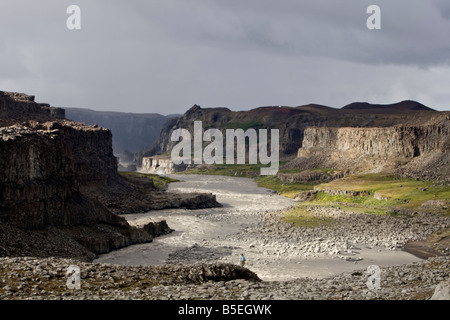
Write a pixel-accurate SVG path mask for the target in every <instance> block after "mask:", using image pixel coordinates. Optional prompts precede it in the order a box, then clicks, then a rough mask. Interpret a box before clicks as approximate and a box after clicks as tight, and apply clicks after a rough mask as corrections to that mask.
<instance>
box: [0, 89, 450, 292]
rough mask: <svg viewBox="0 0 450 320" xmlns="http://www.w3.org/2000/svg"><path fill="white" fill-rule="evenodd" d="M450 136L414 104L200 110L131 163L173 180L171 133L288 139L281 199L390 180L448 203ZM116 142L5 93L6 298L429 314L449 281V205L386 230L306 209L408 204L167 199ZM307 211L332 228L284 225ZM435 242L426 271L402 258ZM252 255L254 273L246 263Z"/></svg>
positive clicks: (219, 183) (396, 220) (0, 223)
mask: <svg viewBox="0 0 450 320" xmlns="http://www.w3.org/2000/svg"><path fill="white" fill-rule="evenodd" d="M449 120H450V112H437V111H434V110H432V109H430V108H428V107H426V106H424V105H422V104H420V103H417V102H414V101H403V102H400V103H396V104H392V105H374V104H368V103H352V104H350V105H347V106H345V107H342V108H340V109H336V108H331V107H326V106H320V105H313V104H310V105H305V106H299V107H283V106H279V107H261V108H257V109H253V110H249V111H242V112H233V111H231V110H229V109H227V108H206V109H204V108H201V107H200V106H198V105H195V106H193V107H192V108H191V109H189V110H188V111H187V112H186V113H185V114H184V115H183V116H181V117H174V118H170V119H168V120H167V122H166V123H165V125H164V126H163V127H162V129H161V132H160V135H159V137H158V138H156V141H155V143H154V144H152V145H151V146H150V147H149V148H146V149H145V150H143V151H142V152H138V153H135V154H134V156H133V157H132V156H130V154H129V153H126V152H124V154H126V158H128V160H130V161H131V158H135V159H137V162H136V164H137V165H138V166H142V167H141V169H143V170H142V171H147V172H150V173H153V174H163V175H166V174H168V173H172V172H173V171H177V170H184V169H185V168H175V167H174V166H173V163H172V161H171V160H170V158H169V157H168V153H169V152H170V151H171V150H172V148H173V147H174V146H175V144H176V142H173V141H170V137H171V134H172V132H174V131H175V130H176V129H178V128H185V129H187V130H192V129H194V122H195V121H202V124H203V126H204V128H205V130H207V129H210V128H217V129H220V130H227V129H243V130H244V131H245V130H247V129H250V128H253V129H279V132H280V136H279V137H280V160H282V161H283V163H284V165H283V166H282V167H281V168H280V170H281V172H280V173H278V174H277V175H276V176H275V177H274V179H279V180H280V181H281V183H282V184H283V185H289V184H291V183H297V182H300V183H304V182H308V183H310V182H311V183H315V184H317V183H319V182H322V181H323V180H326V181H330V180H334V181H333V182H335V181H340V180H341V179H345V178H346V177H347V176H352V175H353V174H365V173H377V172H378V173H381V172H382V173H394V174H396V175H399V176H403V177H406V178H415V179H417V180H414V179H410V180H411V181H418V182H417V183H418V185H419V183H422V182H421V181H419V180H431V181H433V183H434V184H433V185H431V184H429V189H432V190H433V192H436V194H435V196H436V197H437V196H438V195H439V197H442V195H445V194H446V193H445V192H447V191H446V190H444V189H445V186H448V182H449V181H448V178H449V172H448V167H449V165H448V164H449V151H450V150H449V149H450V143H449ZM138 122H139V121H138ZM144 122H145V121H144ZM191 132H192V131H191ZM116 138H117V136H116ZM114 139H115V136H114V134H112V132H111V130H109V129H107V128H103V127H101V126H99V125H96V124H89V125H87V124H84V123H80V122H75V121H72V120H68V119H66V114H65V111H64V109H61V108H55V107H52V106H50V105H49V104H46V103H37V102H35V97H34V96H30V95H26V94H22V93H14V92H3V91H0V148H1V150H2V157H1V158H0V169H1V170H0V203H1V205H0V257H1V258H0V260H1V264H0V275H2V276H1V277H0V282H1V284H2V285H1V286H0V298H2V299H3V298H6V299H16V298H18V299H23V298H32V299H33V298H36V299H39V298H43V297H44V298H50V299H60V298H61V297H63V296H64V297H69V298H74V299H85V298H93V299H100V298H102V299H103V298H106V299H115V298H116V299H128V298H138V299H197V298H198V299H210V298H216V299H217V298H223V299H292V298H294V299H421V298H427V299H428V298H430V297H431V296H432V294H433V290H434V288H436V287H439V286H438V285H439V284H440V286H441V287H443V286H444V287H445V285H442V283H444V284H445V281H447V282H448V280H449V274H448V264H449V259H448V257H449V253H450V252H449V249H448V245H447V243H448V228H449V225H450V224H449V219H448V216H447V215H445V214H441V213H440V212H437V211H445V210H448V201H447V202H446V201H443V200H442V199H441V198H433V199H435V200H431V201H427V202H424V203H423V205H422V206H421V207H420V210H410V209H406V208H405V207H401V208H400V209H401V210H400V211H395V212H389V210H390V208H389V207H386V208H384V209H383V210H384V212H383V214H381V215H379V216H378V215H376V214H367V213H365V212H358V211H357V210H355V209H360V207H358V208H357V207H356V206H354V207H351V208H350V209H351V210H350V211H349V210H348V209H349V207H348V206H347V207H345V206H341V205H340V204H339V205H338V206H334V205H323V203H322V205H317V203H315V204H316V205H310V206H308V205H307V204H306V205H305V204H304V203H305V202H306V203H307V202H308V201H310V200H311V199H312V198H313V197H314V196H315V195H317V194H318V193H321V194H322V196H326V195H327V194H328V195H329V196H336V197H338V196H348V197H359V196H361V197H372V196H373V198H374V199H376V200H377V201H391V202H392V203H393V204H394V205H399V206H401V205H403V204H404V203H403V202H401V203H400V202H399V199H387V198H386V199H387V200H385V196H384V194H382V193H380V192H378V193H377V194H373V195H372V194H370V193H369V192H365V191H352V190H346V189H342V190H334V189H330V190H328V189H326V186H324V187H323V189H320V188H319V189H320V190H319V189H316V188H314V189H313V188H312V186H311V188H310V190H307V191H305V192H304V193H300V194H298V195H297V196H296V197H295V198H294V197H292V198H287V197H283V196H281V195H279V194H276V192H275V191H272V190H269V189H265V188H260V187H257V185H256V183H255V181H253V180H250V179H244V178H240V177H222V176H195V175H182V174H177V175H173V176H171V177H174V178H176V179H178V180H179V181H178V182H173V183H171V184H170V185H169V186H167V185H165V184H164V183H162V185H161V180H158V179H157V177H156V175H155V176H153V175H151V174H147V175H142V174H140V173H136V172H126V173H124V172H119V168H120V167H119V163H118V159H117V158H116V156H115V155H114V152H113V145H114V141H113V140H114ZM269 143H270V141H269ZM318 168H321V169H320V170H318ZM258 170H259V168H258ZM236 174H237V171H236V172H235V173H234V175H235V176H236ZM167 178H169V177H167ZM406 178H405V179H406ZM410 180H402V181H406V182H407V183H411V182H410ZM354 181H355V180H353V182H354ZM402 183H403V182H402ZM421 186H422V185H421ZM427 186H428V185H427ZM401 187H402V186H398V188H401ZM409 188H414V187H409ZM403 189H406V188H403ZM416 189H418V187H416ZM425 189H426V188H422V190H423V191H425ZM415 192H421V191H420V190H418V191H415ZM424 194H426V193H425V192H424ZM426 195H427V196H433V194H431V195H428V194H426ZM302 196H303V198H302ZM444 200H445V199H444ZM299 203H300V204H302V205H303V207H302V208H305V213H306V215H307V216H308V217H309V216H310V217H312V218H311V219H312V220H314V219H317V220H319V221H322V222H324V223H321V224H319V225H317V226H312V227H311V226H308V225H302V226H298V225H295V223H293V222H289V221H286V220H285V218H286V216H285V213H286V212H287V210H291V209H294V208H298V207H299V206H298V204H299ZM319 204H320V203H319ZM354 204H355V203H354ZM434 207H439V209H440V210H431V209H434ZM432 211H433V212H432ZM434 211H436V212H434ZM327 221H333V223H330V224H328V223H326V222H327ZM446 230H447V231H446ZM446 232H447V233H446ZM438 233H439V234H441V236H440V238H439V239H440V240H439V245H440V247H439V248H438V247H435V248H434V251H432V250H429V249H427V250H426V252H425V253H426V254H430V256H431V258H429V259H427V260H425V259H424V260H423V261H422V260H421V258H420V257H417V256H414V255H412V254H410V253H409V252H412V251H413V250H412V249H411V248H410V249H409V251H407V252H405V251H404V250H403V248H404V247H407V245H408V244H410V245H411V243H409V242H408V241H411V240H412V241H422V240H423V239H424V238H426V237H430V236H432V235H434V236H436V234H438ZM416 249H417V248H416ZM419 251H420V250H419ZM419 251H417V250H416V252H419ZM242 252H244V253H245V254H246V257H247V258H248V263H247V264H246V267H245V268H243V267H240V266H238V265H237V260H236V259H237V256H238V254H239V253H242ZM425 253H424V252H421V251H420V254H425ZM436 255H438V256H439V257H435V256H436ZM373 263H376V264H379V265H380V266H381V269H382V274H383V279H382V281H381V285H382V289H381V290H380V291H371V290H370V289H369V290H367V287H366V286H365V281H366V275H365V273H364V270H360V269H361V268H362V267H366V266H367V265H369V264H373ZM397 263H399V264H400V265H396V264H397ZM69 264H77V265H80V266H81V267H82V274H83V276H84V278H82V281H83V283H84V285H86V287H85V288H86V290H85V289H83V290H79V291H74V292H67V289H66V288H65V287H64V283H65V282H64V281H65V280H66V279H65V278H64V268H65V267H67V266H68V265H69ZM34 268H36V269H34ZM30 270H32V271H31V273H32V274H33V275H31V274H30ZM113 273H115V274H113ZM111 274H113V275H111ZM86 275H88V276H86ZM107 275H110V276H107ZM146 277H147V278H146ZM261 279H262V280H263V281H261ZM61 280H64V281H63V282H61ZM33 283H34V284H33ZM234 286H236V287H234ZM124 288H126V290H125V289H124Z"/></svg>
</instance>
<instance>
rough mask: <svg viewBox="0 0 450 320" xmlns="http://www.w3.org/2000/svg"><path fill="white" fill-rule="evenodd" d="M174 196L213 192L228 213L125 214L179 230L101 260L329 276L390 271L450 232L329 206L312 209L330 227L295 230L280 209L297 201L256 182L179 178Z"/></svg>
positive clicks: (426, 220) (433, 219)
mask: <svg viewBox="0 0 450 320" xmlns="http://www.w3.org/2000/svg"><path fill="white" fill-rule="evenodd" d="M177 179H179V180H180V182H176V183H172V184H171V185H170V187H169V191H170V190H172V191H176V192H197V191H198V192H206V191H207V192H213V193H214V194H216V195H217V200H218V201H219V202H220V203H222V204H223V205H224V207H223V208H211V209H204V210H195V211H191V210H163V211H153V212H148V213H145V214H135V215H127V216H126V218H127V220H128V221H129V223H130V224H134V225H142V224H145V223H147V222H148V221H151V220H160V219H164V220H166V221H167V223H168V224H169V226H170V227H171V228H172V229H174V230H175V232H173V233H171V234H169V235H165V236H162V237H159V238H156V239H154V241H153V242H152V243H149V244H142V245H136V246H131V247H128V248H124V249H121V250H118V251H115V252H111V253H108V254H106V255H103V256H101V257H99V259H97V260H96V261H95V262H96V263H100V262H106V263H115V264H122V265H162V264H166V263H193V262H199V261H201V262H225V263H236V264H237V263H238V259H239V254H240V253H243V254H244V255H245V256H246V257H247V263H246V267H248V268H249V269H250V270H252V271H254V272H255V273H256V274H258V276H259V277H260V278H261V279H263V280H292V279H297V278H302V277H312V278H324V277H327V276H331V275H336V274H339V273H342V272H351V271H353V270H357V269H365V268H367V267H368V266H369V265H379V266H391V265H402V264H406V263H412V262H418V261H420V260H421V259H419V258H418V257H416V256H413V255H411V254H409V253H407V252H404V251H403V250H402V248H401V247H402V245H403V244H404V243H405V242H406V241H407V240H409V239H420V238H421V237H423V236H426V235H427V234H430V233H432V232H434V231H436V230H437V229H439V228H442V227H450V224H449V218H448V217H444V216H441V215H416V216H411V217H395V216H376V215H367V214H358V213H354V214H351V213H348V212H344V211H341V210H339V209H336V208H331V207H325V208H322V207H317V208H312V209H311V213H312V214H313V215H316V216H322V217H331V218H332V219H333V223H332V224H331V225H323V226H320V227H316V228H305V227H300V228H299V227H296V226H293V225H291V224H286V223H284V222H282V221H280V217H281V211H280V210H283V209H288V208H290V207H292V206H294V205H295V202H294V201H293V200H292V199H289V198H285V197H281V196H278V195H276V194H274V193H273V192H272V191H270V190H268V189H264V188H259V187H257V185H256V183H255V182H254V181H253V180H251V179H246V178H236V177H225V176H206V175H177Z"/></svg>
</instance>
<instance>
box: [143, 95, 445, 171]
mask: <svg viewBox="0 0 450 320" xmlns="http://www.w3.org/2000/svg"><path fill="white" fill-rule="evenodd" d="M439 114H440V113H439V112H437V111H434V110H432V109H430V108H428V107H426V106H424V105H422V104H420V103H418V102H415V101H402V102H399V103H395V104H390V105H372V104H368V103H353V104H351V105H348V106H345V107H342V108H340V109H337V108H332V107H327V106H321V105H316V104H309V105H304V106H298V107H285V106H269V107H260V108H256V109H252V110H248V111H231V110H230V109H228V108H201V107H200V106H198V105H194V106H193V107H191V108H190V109H189V110H188V111H186V113H185V114H184V115H183V116H182V117H178V118H173V119H170V120H168V121H167V122H166V124H165V125H164V126H163V128H162V130H161V133H160V136H159V138H158V139H157V140H156V141H155V143H154V144H153V145H151V146H149V147H148V148H146V149H144V150H143V151H142V152H139V153H136V154H135V158H136V160H137V162H138V165H141V163H142V158H143V157H150V156H154V155H161V154H164V153H167V152H168V151H170V150H171V149H172V148H173V146H174V145H176V144H177V142H172V141H170V138H171V134H172V132H173V131H174V130H176V129H179V128H183V129H187V130H188V131H189V132H190V133H191V134H193V132H194V131H193V126H194V121H202V124H203V128H204V130H207V129H210V128H215V129H219V130H222V132H225V131H224V130H226V129H239V128H241V129H243V130H244V131H245V130H247V129H249V128H253V129H268V130H270V129H278V130H279V137H280V140H279V146H280V158H281V159H282V160H283V159H292V158H293V157H295V155H296V154H297V150H298V149H299V148H301V147H302V142H303V135H304V130H306V129H307V128H308V127H313V126H314V127H330V128H340V127H353V128H357V127H364V128H371V127H380V128H382V127H391V126H396V125H405V126H416V125H420V124H421V123H423V122H424V121H429V120H430V119H432V118H433V117H435V116H437V115H439Z"/></svg>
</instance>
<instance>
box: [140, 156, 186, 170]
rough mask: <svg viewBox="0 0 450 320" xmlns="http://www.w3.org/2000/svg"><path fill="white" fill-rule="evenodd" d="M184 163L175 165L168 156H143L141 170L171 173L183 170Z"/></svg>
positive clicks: (184, 167) (184, 168)
mask: <svg viewBox="0 0 450 320" xmlns="http://www.w3.org/2000/svg"><path fill="white" fill-rule="evenodd" d="M186 168H187V165H186V164H179V165H176V164H174V163H173V162H172V160H171V158H169V157H158V156H155V157H144V158H142V167H141V172H144V173H156V174H171V173H176V172H180V171H185V170H186Z"/></svg>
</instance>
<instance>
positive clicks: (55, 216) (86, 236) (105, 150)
mask: <svg viewBox="0 0 450 320" xmlns="http://www.w3.org/2000/svg"><path fill="white" fill-rule="evenodd" d="M0 149H1V150H2V154H1V157H0V231H1V232H0V255H9V254H15V255H30V254H32V255H38V256H49V255H50V256H51V255H60V256H64V257H74V256H76V257H77V258H80V259H84V260H86V259H88V260H89V259H92V258H94V257H95V254H98V253H104V252H107V251H110V250H113V249H117V248H120V247H122V246H126V245H130V244H133V243H141V242H148V241H151V240H152V238H153V236H155V235H154V234H152V233H150V232H149V230H144V229H138V228H135V227H132V226H130V225H129V224H128V223H127V222H126V220H125V219H124V218H123V217H120V216H119V215H117V214H115V213H114V212H113V211H112V210H111V209H110V208H114V210H115V211H119V212H130V211H133V210H134V211H133V212H136V211H137V210H138V209H136V205H135V203H134V202H133V201H129V202H127V203H125V202H124V201H121V202H120V203H118V202H117V199H115V196H116V195H117V198H120V199H123V198H127V199H134V200H136V201H140V203H139V205H140V206H141V207H142V208H148V207H150V206H152V205H155V202H156V201H157V202H158V205H159V207H173V206H180V203H178V202H179V201H178V202H176V203H175V204H173V203H172V202H173V198H176V197H174V195H166V194H164V193H162V192H159V193H158V195H157V196H154V195H153V193H152V191H153V189H152V188H149V189H148V190H147V193H146V194H142V192H141V190H140V189H139V186H135V185H133V183H132V182H131V181H128V180H127V179H125V178H124V177H121V176H120V175H119V174H118V172H117V159H116V158H115V157H114V155H113V150H112V135H111V132H110V131H109V130H107V129H104V128H100V127H98V126H96V125H94V126H87V125H85V124H82V123H76V122H73V121H68V120H65V119H64V110H62V109H59V108H54V107H50V106H49V105H48V104H38V103H36V102H34V97H33V96H29V95H25V94H21V93H10V92H3V91H0ZM112 189H114V190H113V191H115V192H117V193H116V194H114V196H112V195H111V194H112V193H111V191H112ZM183 199H184V200H185V203H184V204H185V207H188V206H189V205H191V206H192V208H193V209H194V208H197V207H205V206H213V205H216V204H217V202H215V197H213V196H209V195H205V196H204V197H203V198H201V199H200V198H199V195H194V196H191V197H190V196H189V195H184V196H183ZM213 199H214V203H211V204H208V203H209V202H208V201H211V200H213ZM175 200H178V199H175ZM37 239H38V240H37ZM36 241H37V242H36Z"/></svg>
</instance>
